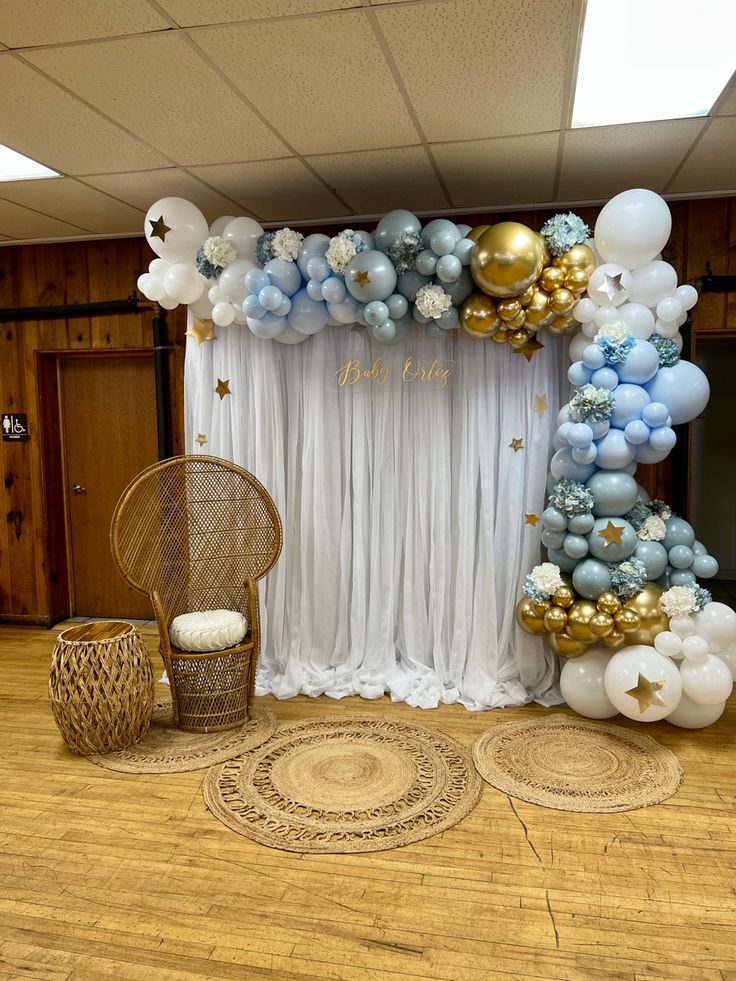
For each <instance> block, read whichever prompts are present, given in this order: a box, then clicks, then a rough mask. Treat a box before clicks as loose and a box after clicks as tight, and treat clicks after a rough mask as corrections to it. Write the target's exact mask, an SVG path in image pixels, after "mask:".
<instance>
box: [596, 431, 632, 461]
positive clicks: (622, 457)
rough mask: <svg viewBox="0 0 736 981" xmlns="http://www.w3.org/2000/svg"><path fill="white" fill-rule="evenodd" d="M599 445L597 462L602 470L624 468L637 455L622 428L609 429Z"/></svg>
mask: <svg viewBox="0 0 736 981" xmlns="http://www.w3.org/2000/svg"><path fill="white" fill-rule="evenodd" d="M597 446H598V457H597V459H596V461H595V462H596V465H597V466H598V467H600V468H601V469H602V470H623V469H624V467H625V466H626V465H627V463H631V461H632V460H633V459H634V456H635V455H636V451H635V450H634V447H633V446H632V445H631V444H630V443H627V442H626V437H625V436H624V434H623V431H622V430H620V429H609V430H608V432H607V433H606V435H605V436H604V437H603V439H601V440H599V441H598V443H597Z"/></svg>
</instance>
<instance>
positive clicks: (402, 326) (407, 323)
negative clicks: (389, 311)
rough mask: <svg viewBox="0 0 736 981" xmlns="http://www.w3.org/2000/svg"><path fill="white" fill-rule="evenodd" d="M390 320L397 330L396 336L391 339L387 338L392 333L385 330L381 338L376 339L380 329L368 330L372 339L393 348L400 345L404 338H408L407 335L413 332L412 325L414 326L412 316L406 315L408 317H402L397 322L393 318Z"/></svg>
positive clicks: (371, 328) (372, 328)
mask: <svg viewBox="0 0 736 981" xmlns="http://www.w3.org/2000/svg"><path fill="white" fill-rule="evenodd" d="M390 319H391V321H392V322H393V324H394V328H395V332H394V335H393V337H391V338H387V335H388V334H389V333H390V330H385V331H383V333H382V336H381V337H376V334H375V332H376V331H378V330H380V328H379V327H369V328H368V333H369V334H370V335H371V336H372V337H375V339H376V340H377V341H378V342H379V343H380V344H383V345H384V347H393V346H394V345H396V344H400V343H401V341H403V340H404V338H405V337H406V336H407V334H408V333H409V332H410V331H411V325H412V319H411V314H406V316H404V317H401V318H400V319H399V320H395V319H394V318H393V317H391V318H390Z"/></svg>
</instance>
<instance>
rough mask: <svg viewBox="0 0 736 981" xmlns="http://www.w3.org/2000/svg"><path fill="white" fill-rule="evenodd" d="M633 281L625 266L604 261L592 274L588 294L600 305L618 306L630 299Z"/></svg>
mask: <svg viewBox="0 0 736 981" xmlns="http://www.w3.org/2000/svg"><path fill="white" fill-rule="evenodd" d="M632 283H633V277H632V275H631V273H630V272H629V270H628V269H627V268H626V267H625V266H621V265H619V264H618V263H615V262H604V263H603V265H602V266H597V267H596V268H595V269H594V270H593V272H592V273H591V275H590V279H589V280H588V296H589V297H590V298H591V300H593V301H594V302H595V303H597V304H598V306H600V307H604V306H605V307H608V306H614V307H618V306H620V305H621V304H622V303H625V302H626V300H628V298H629V292H630V290H631V287H632ZM617 284H618V285H617ZM632 299H633V297H632Z"/></svg>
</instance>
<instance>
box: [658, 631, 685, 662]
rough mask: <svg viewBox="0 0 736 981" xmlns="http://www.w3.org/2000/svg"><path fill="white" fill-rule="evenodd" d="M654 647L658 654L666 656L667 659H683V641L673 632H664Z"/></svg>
mask: <svg viewBox="0 0 736 981" xmlns="http://www.w3.org/2000/svg"><path fill="white" fill-rule="evenodd" d="M654 647H655V650H656V651H657V653H658V654H664V656H665V657H673V658H680V657H682V641H681V640H680V638H679V637H678V636H677V634H674V633H672V631H671V630H663V631H662V633H661V634H657V636H656V637H655V638H654Z"/></svg>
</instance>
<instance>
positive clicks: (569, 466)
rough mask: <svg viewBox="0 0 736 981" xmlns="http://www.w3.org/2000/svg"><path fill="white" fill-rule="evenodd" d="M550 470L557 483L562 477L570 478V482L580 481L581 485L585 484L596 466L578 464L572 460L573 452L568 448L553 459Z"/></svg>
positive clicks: (560, 451)
mask: <svg viewBox="0 0 736 981" xmlns="http://www.w3.org/2000/svg"><path fill="white" fill-rule="evenodd" d="M549 469H550V473H551V474H552V476H553V477H554V479H555V481H557V480H560V479H561V478H562V477H569V478H570V480H579V481H580V482H581V483H585V481H586V480H587V479H588V477H590V476H591V474H592V473H593V471H594V470H595V466H594V465H593V464H592V463H590V464H584V463H576V462H575V460H573V458H572V450H571V449H570V447H569V446H566V447H565V448H564V449H563V450H558V451H557V452H556V453H555V455H554V456H553V457H552V459H551V460H550V463H549Z"/></svg>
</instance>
